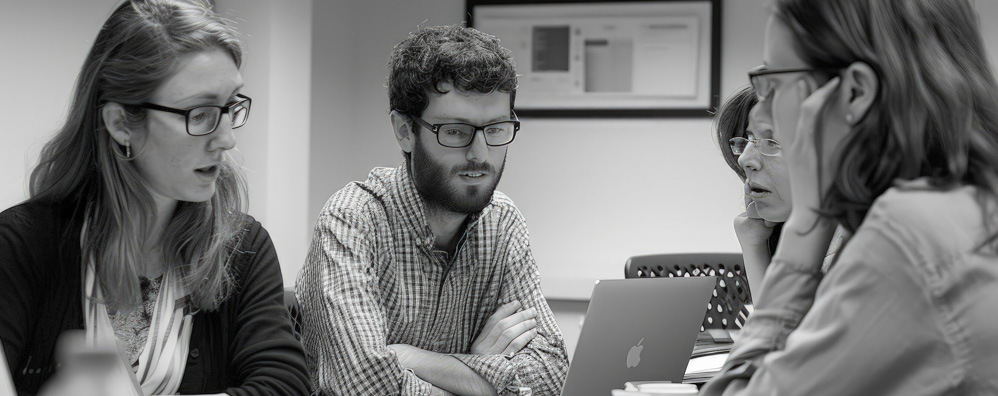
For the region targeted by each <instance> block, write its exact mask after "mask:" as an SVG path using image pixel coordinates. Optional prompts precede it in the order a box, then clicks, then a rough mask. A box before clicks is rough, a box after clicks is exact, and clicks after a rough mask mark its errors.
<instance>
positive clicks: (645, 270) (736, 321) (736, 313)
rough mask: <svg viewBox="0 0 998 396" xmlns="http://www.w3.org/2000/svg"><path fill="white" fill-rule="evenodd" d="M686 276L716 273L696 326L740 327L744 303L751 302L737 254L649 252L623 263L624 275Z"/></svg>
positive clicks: (635, 276)
mask: <svg viewBox="0 0 998 396" xmlns="http://www.w3.org/2000/svg"><path fill="white" fill-rule="evenodd" d="M689 276H716V277H717V286H716V287H714V294H713V296H712V297H711V298H710V302H709V303H707V314H706V316H705V317H704V320H703V325H702V326H701V327H700V330H701V331H704V330H706V329H740V328H741V327H742V325H743V324H744V323H745V319H746V318H747V317H748V309H747V308H745V305H746V304H751V303H752V293H751V292H750V291H749V285H748V278H747V277H746V275H745V265H744V262H743V261H742V255H741V254H739V253H687V254H652V255H646V256H634V257H631V258H629V259H627V263H626V264H624V277H625V278H655V277H668V278H673V277H689Z"/></svg>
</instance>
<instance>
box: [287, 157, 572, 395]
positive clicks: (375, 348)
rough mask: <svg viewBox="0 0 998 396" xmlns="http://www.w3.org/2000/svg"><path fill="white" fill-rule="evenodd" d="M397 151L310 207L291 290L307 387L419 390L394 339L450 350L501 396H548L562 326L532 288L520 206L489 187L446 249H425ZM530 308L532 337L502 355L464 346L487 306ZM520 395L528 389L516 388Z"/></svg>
mask: <svg viewBox="0 0 998 396" xmlns="http://www.w3.org/2000/svg"><path fill="white" fill-rule="evenodd" d="M406 169H407V168H406V165H405V163H404V162H403V164H402V166H401V167H399V168H397V169H390V168H375V169H374V170H373V171H371V174H370V175H369V177H368V180H367V181H366V182H353V183H350V184H348V185H347V186H346V187H344V188H343V189H342V190H340V191H338V192H337V193H335V194H333V196H332V197H331V198H330V199H329V201H328V202H327V203H326V205H325V207H324V208H323V209H322V213H321V214H320V215H319V219H318V221H317V223H316V226H315V231H314V233H313V236H312V246H311V248H310V250H309V254H308V258H307V260H306V263H305V266H304V267H303V268H302V270H301V272H300V273H299V274H298V279H297V283H296V290H297V291H296V294H297V299H298V302H299V304H300V306H301V311H302V328H303V334H302V344H303V345H304V346H305V351H306V355H307V359H308V363H309V368H310V369H311V373H312V381H313V384H314V386H315V389H316V390H317V391H318V392H320V393H322V394H338V395H378V396H382V395H426V394H429V391H430V389H431V384H430V383H428V382H426V381H423V380H422V379H420V378H419V377H417V376H416V375H415V374H414V373H413V372H412V371H411V370H405V369H403V367H402V366H401V365H400V364H399V361H398V359H397V358H396V356H395V353H394V352H393V351H392V350H390V349H389V348H387V345H391V344H409V345H412V346H415V347H418V348H422V349H425V350H428V351H433V352H438V353H445V354H449V355H450V356H453V357H455V358H457V359H459V360H460V361H462V362H463V363H464V364H466V365H467V366H468V367H470V368H471V369H472V370H474V371H475V372H476V373H478V374H479V375H480V376H481V377H482V378H484V379H485V380H487V381H488V382H489V383H490V384H492V386H493V387H494V388H495V389H496V391H497V392H498V393H499V394H500V395H505V394H519V393H521V392H522V391H524V390H526V389H529V390H530V392H532V394H534V395H557V394H558V393H560V392H561V387H562V383H563V382H564V380H565V374H566V372H567V370H568V357H567V352H566V350H565V344H564V340H563V339H562V335H561V330H560V329H558V325H557V324H556V323H555V320H554V315H553V314H552V312H551V308H550V307H549V306H548V304H547V301H546V300H545V299H544V296H543V294H542V293H541V288H540V273H539V272H538V269H537V264H536V263H535V262H534V257H533V255H532V254H531V252H530V244H529V235H528V233H527V226H526V223H525V222H524V220H523V217H522V215H521V214H520V211H519V210H517V208H516V206H514V205H513V202H512V201H511V200H510V199H509V198H508V197H507V196H506V195H504V194H502V193H500V192H498V191H496V192H495V193H494V194H493V196H492V200H491V202H490V203H489V204H488V206H487V207H486V208H485V209H484V210H483V211H482V212H481V213H479V214H477V215H472V217H471V218H470V219H469V221H468V222H467V228H466V229H465V231H464V236H463V240H462V242H461V243H459V245H458V248H457V250H456V253H455V255H454V257H453V259H449V258H448V257H447V256H448V255H447V254H446V253H444V252H440V251H437V250H435V249H434V236H433V234H432V232H431V231H430V228H429V226H428V225H427V222H426V218H425V212H424V207H423V200H422V198H421V197H420V195H419V194H418V193H417V192H416V190H415V187H414V185H413V183H412V180H411V178H410V177H409V175H408V172H407V170H406ZM513 300H518V301H520V302H521V303H522V305H523V309H527V308H536V310H537V312H538V314H537V330H538V332H537V336H536V337H535V338H534V339H533V340H532V341H530V343H528V344H527V345H526V346H525V347H524V348H523V349H521V350H520V351H519V352H516V353H514V354H511V355H474V354H470V349H471V345H472V342H473V341H474V340H475V338H476V337H477V336H478V334H479V332H481V331H482V330H483V327H484V325H485V321H486V320H487V319H488V318H489V317H490V316H491V315H492V314H493V313H495V311H496V309H497V308H498V307H499V306H501V305H503V304H505V303H508V302H510V301H513ZM523 394H529V392H528V393H523Z"/></svg>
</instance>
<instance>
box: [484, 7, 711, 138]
mask: <svg viewBox="0 0 998 396" xmlns="http://www.w3.org/2000/svg"><path fill="white" fill-rule="evenodd" d="M465 8H466V15H467V17H468V26H470V27H474V28H476V29H479V30H482V31H483V32H485V33H488V34H491V35H494V36H496V37H498V38H499V40H500V42H501V43H502V45H503V46H504V47H506V48H508V49H510V51H511V52H512V54H513V57H514V59H515V60H516V62H517V72H518V74H519V78H518V87H517V94H516V111H517V114H520V115H521V116H532V117H570V118H593V117H597V118H623V117H680V118H701V117H710V116H711V115H712V113H711V112H712V111H713V110H715V109H716V108H717V106H718V104H719V101H720V80H721V78H720V75H721V69H720V61H721V45H720V44H721V1H720V0H627V1H606V0H466V2H465Z"/></svg>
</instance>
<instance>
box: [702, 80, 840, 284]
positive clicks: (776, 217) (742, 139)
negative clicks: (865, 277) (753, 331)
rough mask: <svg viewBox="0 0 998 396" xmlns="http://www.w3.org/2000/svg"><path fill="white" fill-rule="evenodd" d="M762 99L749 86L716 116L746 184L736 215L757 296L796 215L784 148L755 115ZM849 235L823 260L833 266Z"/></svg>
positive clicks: (724, 147)
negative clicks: (742, 203) (783, 232)
mask: <svg viewBox="0 0 998 396" xmlns="http://www.w3.org/2000/svg"><path fill="white" fill-rule="evenodd" d="M756 103H758V100H757V99H756V94H755V90H753V89H752V87H746V88H744V89H741V90H739V91H737V92H735V93H734V94H733V95H732V96H731V97H729V98H728V99H727V100H726V101H725V102H724V103H723V104H722V105H721V108H720V109H719V110H718V112H717V114H716V115H715V116H714V132H715V134H716V135H717V140H718V142H719V143H721V144H720V146H721V156H722V157H724V161H725V162H727V164H728V166H729V167H731V169H732V170H733V171H735V173H737V174H738V177H739V178H741V179H742V182H743V183H744V189H743V191H742V192H743V194H744V199H745V212H742V213H740V214H738V216H735V221H734V228H735V235H736V236H737V237H738V244H739V245H740V246H741V249H742V257H743V260H744V263H745V271H746V275H747V277H748V281H749V285H750V290H751V291H752V298H753V300H754V299H757V298H758V297H759V294H760V293H761V292H762V279H763V274H765V272H766V268H767V267H768V266H769V263H770V260H771V259H772V254H773V252H775V251H776V247H777V245H778V243H779V240H780V231H781V229H782V228H783V222H785V221H787V218H788V217H789V216H790V206H791V205H790V204H791V196H790V178H789V176H788V174H787V165H786V162H785V161H784V158H783V147H782V146H780V143H779V142H777V141H776V140H774V139H773V127H772V125H770V124H768V123H766V122H764V121H762V120H760V119H759V117H758V114H759V113H758V112H755V113H754V114H753V113H752V109H753V108H754V107H755V105H756ZM844 235H845V232H844V230H842V229H841V228H840V229H838V230H836V234H835V237H834V238H832V242H831V244H830V245H829V247H828V251H827V252H826V254H825V258H824V260H823V263H824V264H823V266H822V272H824V271H827V269H828V268H829V266H830V265H831V263H832V261H833V259H834V257H835V252H836V251H837V250H838V248H839V246H840V245H841V243H842V240H843V238H844Z"/></svg>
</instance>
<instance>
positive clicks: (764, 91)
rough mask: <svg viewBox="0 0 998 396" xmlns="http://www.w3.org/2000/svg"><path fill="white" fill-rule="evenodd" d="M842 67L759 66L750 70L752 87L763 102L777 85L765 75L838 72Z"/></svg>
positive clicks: (749, 75)
mask: <svg viewBox="0 0 998 396" xmlns="http://www.w3.org/2000/svg"><path fill="white" fill-rule="evenodd" d="M839 70H841V69H838V68H826V67H818V68H797V69H766V68H765V67H763V66H759V67H757V68H755V69H752V70H750V71H749V72H748V77H749V82H750V83H751V84H752V89H754V90H755V96H756V98H757V99H758V100H759V101H760V102H762V101H765V100H766V99H768V98H769V95H770V94H772V93H773V89H774V88H775V87H776V85H775V84H773V81H772V80H771V79H769V78H765V76H771V75H774V74H787V73H809V72H825V73H838V71H839Z"/></svg>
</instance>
